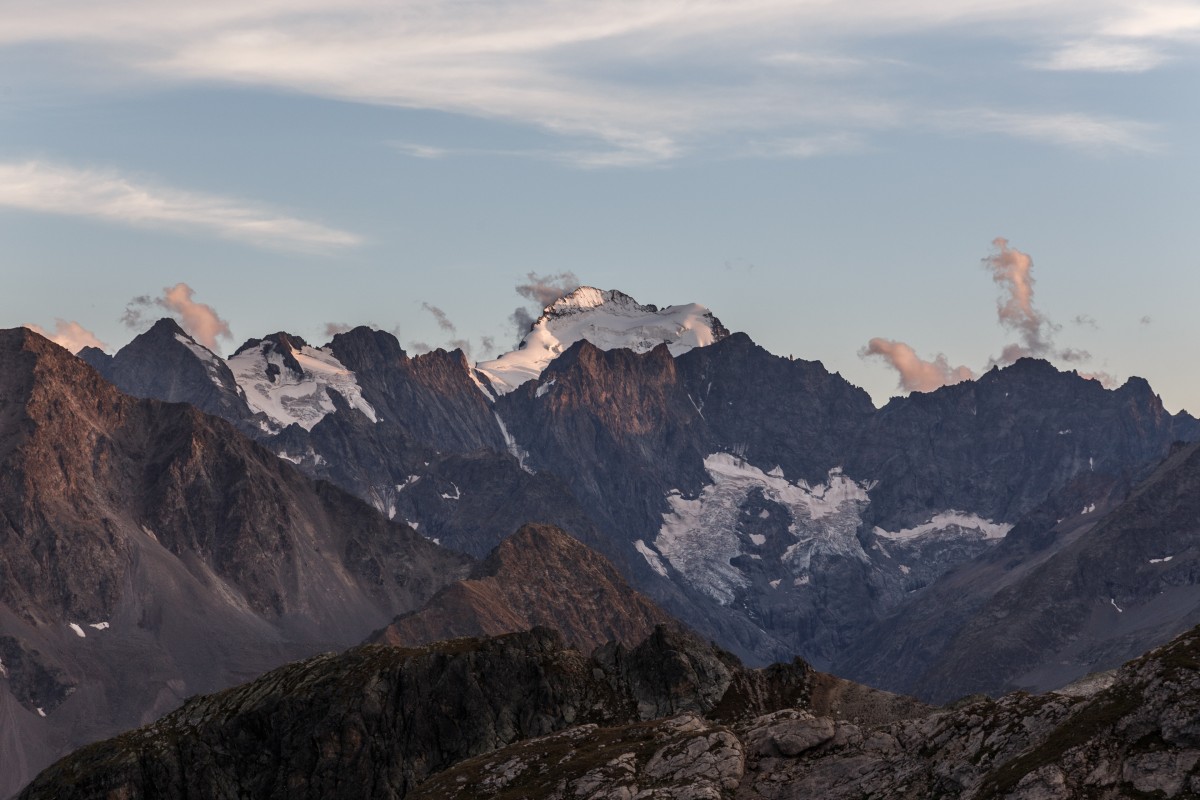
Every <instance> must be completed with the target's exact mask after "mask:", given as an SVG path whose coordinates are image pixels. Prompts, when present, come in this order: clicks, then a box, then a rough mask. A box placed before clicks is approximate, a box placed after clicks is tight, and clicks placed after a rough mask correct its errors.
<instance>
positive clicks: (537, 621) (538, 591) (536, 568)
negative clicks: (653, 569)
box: [371, 524, 675, 653]
mask: <svg viewBox="0 0 1200 800" xmlns="http://www.w3.org/2000/svg"><path fill="white" fill-rule="evenodd" d="M661 624H675V623H674V621H673V620H672V619H671V617H670V615H668V614H667V613H666V612H665V611H663V610H662V609H660V608H658V607H657V606H656V605H654V604H653V603H651V602H650V601H649V600H648V599H647V598H646V597H644V596H643V595H641V594H639V593H638V592H635V591H634V590H633V589H632V588H630V586H629V584H628V583H626V582H625V579H624V578H623V577H622V576H621V574H620V573H619V572H617V570H616V569H615V568H614V567H613V565H612V564H611V563H609V561H608V560H607V559H605V558H604V557H603V556H601V555H599V554H598V553H596V552H594V551H593V550H590V549H589V548H587V547H586V546H584V545H583V544H581V543H580V542H579V541H577V540H575V539H574V538H572V537H570V536H568V535H567V534H566V533H564V532H563V531H561V530H559V529H558V528H555V527H552V526H550V525H536V524H535V525H525V526H524V527H522V528H521V529H520V530H519V531H517V532H516V533H515V534H513V535H512V536H511V537H509V538H508V539H506V540H504V542H502V543H501V544H500V545H499V546H498V547H497V548H496V549H495V550H493V551H492V553H491V555H489V556H488V557H487V558H486V559H484V560H483V561H482V562H480V563H479V564H477V565H476V566H475V568H474V569H473V570H472V572H471V576H470V578H468V579H466V580H462V581H458V582H456V583H452V584H450V585H448V586H446V587H444V588H442V589H441V590H440V591H439V592H438V593H437V594H436V595H434V596H433V597H432V598H431V599H430V600H429V602H428V603H427V604H426V605H425V606H424V607H423V608H421V609H420V610H418V611H414V612H412V613H410V614H406V615H404V616H401V617H397V618H396V619H395V620H394V621H393V622H392V623H391V624H390V625H388V626H387V627H386V628H384V629H383V630H381V631H378V632H376V633H375V634H373V635H372V637H371V641H375V642H380V643H383V644H391V645H401V646H416V645H423V644H428V643H430V642H436V641H439V640H441V639H452V638H456V637H460V636H495V635H498V634H501V633H510V632H514V631H523V630H527V629H529V628H532V627H534V626H539V625H540V626H545V627H551V628H555V629H557V630H558V631H559V632H560V633H561V634H562V636H563V639H564V641H565V642H566V644H567V646H568V647H573V648H576V649H578V650H580V651H581V652H584V653H590V652H592V651H593V650H595V649H596V648H597V647H599V646H600V645H602V644H605V643H606V642H609V641H612V640H616V641H619V642H623V643H624V644H626V645H628V646H633V645H635V644H637V643H639V642H641V641H642V640H643V639H645V638H646V637H647V636H648V635H649V634H650V632H651V631H652V630H653V629H654V627H655V626H656V625H661Z"/></svg>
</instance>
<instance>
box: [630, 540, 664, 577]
mask: <svg viewBox="0 0 1200 800" xmlns="http://www.w3.org/2000/svg"><path fill="white" fill-rule="evenodd" d="M633 547H634V549H635V550H637V551H638V552H639V553H641V554H642V557H643V558H645V559H646V563H647V564H649V565H650V569H652V570H654V571H655V572H657V573H658V574H659V575H662V576H663V577H664V578H665V577H667V568H666V566H665V565H664V564H663V562H662V557H661V556H659V554H658V553H656V552H654V551H653V550H652V549H650V547H649V545H647V544H646V543H645V542H644V541H642V540H641V539H638V540H637V541H636V542H634V543H633Z"/></svg>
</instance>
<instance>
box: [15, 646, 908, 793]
mask: <svg viewBox="0 0 1200 800" xmlns="http://www.w3.org/2000/svg"><path fill="white" fill-rule="evenodd" d="M852 688H853V687H850V685H849V684H847V683H846V682H844V681H838V680H837V679H833V678H830V677H829V676H824V675H821V674H820V673H816V672H814V671H813V670H811V669H810V668H809V667H808V666H807V665H805V664H804V663H802V662H799V661H797V662H795V663H793V664H791V665H787V666H783V665H779V666H776V667H772V668H770V669H767V670H746V669H744V668H743V667H741V666H740V665H739V664H738V663H737V662H736V660H734V659H732V657H731V656H729V655H728V654H726V653H723V652H722V651H720V650H717V649H714V648H713V647H712V646H709V645H705V644H703V643H701V642H699V641H698V640H696V639H694V638H692V637H690V636H687V635H685V634H682V633H680V632H673V631H669V630H667V629H666V628H661V627H660V628H658V629H656V630H655V631H654V632H653V633H652V635H651V636H650V637H648V638H647V639H646V640H645V641H644V642H642V643H640V644H639V645H637V646H636V647H634V648H632V649H627V648H625V647H623V646H621V645H618V644H615V643H614V644H612V645H610V646H607V647H605V648H602V649H601V650H599V651H597V653H596V654H595V655H594V656H593V657H591V658H588V657H586V656H584V655H583V654H581V653H579V652H578V651H576V650H571V649H567V648H565V646H564V644H563V642H562V639H561V638H560V637H559V635H558V634H557V633H554V632H552V631H549V630H546V629H541V628H538V629H534V630H532V631H529V632H525V633H517V634H509V635H506V636H502V637H499V638H495V639H485V640H471V639H459V640H454V641H450V642H444V643H441V644H436V645H431V646H429V647H425V648H421V649H402V648H393V647H385V646H379V645H367V646H364V647H360V648H356V649H354V650H350V651H348V652H346V653H344V654H341V655H336V656H335V655H324V656H318V657H317V658H314V659H310V660H308V661H304V662H300V663H297V664H292V665H289V666H287V667H284V668H281V669H279V670H276V671H274V672H271V673H268V674H267V675H264V676H263V677H262V678H260V679H258V680H256V681H254V682H252V683H249V684H246V685H244V686H241V687H238V688H236V689H231V690H228V691H225V692H222V693H220V694H216V695H212V696H210V697H203V698H195V699H193V700H191V701H189V702H188V703H187V704H185V705H184V706H183V708H181V709H179V711H177V712H175V713H174V714H171V715H169V716H167V717H165V718H163V719H162V720H160V721H159V722H157V723H155V724H153V725H151V726H149V727H148V728H145V729H143V730H140V731H134V732H132V733H129V734H125V735H123V736H121V737H118V738H117V739H113V740H110V741H108V742H102V743H100V744H97V745H94V746H92V747H88V748H85V749H83V750H81V751H80V752H78V753H76V754H75V755H73V756H71V757H69V758H67V759H64V760H63V761H61V762H59V763H58V764H56V765H55V766H54V767H52V768H51V769H49V770H47V771H46V772H45V773H43V774H42V775H41V776H40V777H39V778H38V779H37V780H36V781H35V782H34V783H33V784H32V785H31V786H30V787H29V788H28V789H26V791H25V792H24V793H23V794H22V795H21V796H22V797H24V798H42V797H46V798H49V797H56V798H64V799H67V798H74V797H92V796H95V793H96V792H107V793H116V795H119V796H121V797H126V798H130V799H131V800H132V799H133V798H143V797H147V798H148V797H158V798H183V797H192V796H203V797H212V798H226V797H229V798H232V797H246V796H251V797H264V798H270V797H281V798H282V797H288V798H300V799H302V798H336V797H347V798H349V797H355V798H359V797H366V798H375V797H378V798H400V797H404V796H405V795H406V794H408V793H409V792H411V791H412V790H413V788H414V787H416V786H418V785H419V784H420V783H421V782H422V781H423V780H425V779H426V778H427V777H428V776H430V775H432V774H434V773H436V772H438V771H440V770H443V769H446V768H447V767H450V766H452V765H454V764H455V763H458V762H460V761H462V760H464V759H467V758H470V757H472V756H476V755H479V754H482V753H486V752H489V751H492V750H495V749H496V748H498V747H503V746H505V745H508V744H511V743H513V742H518V741H522V740H526V739H530V738H531V737H538V736H544V735H547V734H552V733H554V732H556V731H561V730H564V729H569V728H572V727H573V726H579V725H585V726H591V727H595V726H597V725H601V726H613V725H627V724H630V723H636V722H638V721H641V720H652V719H658V718H661V717H665V716H671V715H675V714H680V713H691V714H694V715H708V716H710V717H711V718H713V719H715V720H730V721H732V720H735V719H743V718H746V717H754V716H758V715H761V714H764V713H768V712H772V711H776V710H778V709H781V708H792V707H799V708H802V709H808V708H813V709H816V710H819V711H823V712H825V713H830V706H831V705H832V703H831V699H832V700H833V702H836V701H837V700H838V699H840V698H842V697H846V696H848V694H847V691H846V690H847V689H852ZM851 694H853V692H851ZM853 705H855V706H856V707H858V708H864V709H866V708H870V709H872V710H873V712H874V713H877V714H880V715H881V719H896V718H899V717H903V716H906V715H911V714H921V713H924V711H925V709H924V708H923V707H922V706H921V705H920V704H918V703H914V702H912V701H908V700H904V699H903V698H897V697H895V696H892V695H887V694H886V693H882V692H875V691H873V690H869V689H862V690H861V692H860V694H858V695H856V700H855V703H854V704H853ZM618 755H620V753H617V752H614V753H613V754H612V755H611V756H606V759H605V760H607V759H608V758H611V757H615V756H618ZM116 795H111V794H110V795H109V796H116ZM472 796H475V795H474V792H472Z"/></svg>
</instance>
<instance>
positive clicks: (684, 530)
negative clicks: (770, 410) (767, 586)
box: [654, 453, 873, 605]
mask: <svg viewBox="0 0 1200 800" xmlns="http://www.w3.org/2000/svg"><path fill="white" fill-rule="evenodd" d="M704 468H705V469H706V470H707V471H708V474H709V476H710V477H711V478H712V483H711V484H709V485H708V486H706V487H704V489H703V490H702V491H701V493H700V495H699V496H698V497H695V498H686V497H683V496H682V495H681V494H679V493H678V492H672V493H670V494H668V495H667V503H668V504H669V505H670V511H668V512H667V513H666V514H664V515H663V525H662V528H661V529H660V530H659V534H658V537H657V538H656V539H655V540H654V546H655V547H656V548H657V549H658V551H659V552H660V553H662V554H663V556H664V557H665V558H666V559H667V561H669V562H670V564H671V566H672V567H674V568H675V569H676V570H677V571H678V572H680V573H681V574H682V575H684V576H685V577H686V578H687V579H688V580H689V581H690V582H691V583H692V584H693V585H694V586H696V587H697V588H699V589H700V590H701V591H703V592H705V593H706V594H708V595H709V596H710V597H712V598H714V599H716V600H717V601H718V602H720V603H722V604H726V605H728V604H729V603H731V602H733V600H734V597H735V594H736V592H737V590H738V589H740V588H743V587H746V586H748V585H749V579H748V578H747V577H746V575H745V574H744V573H742V572H741V570H739V569H738V568H737V567H735V566H734V565H733V564H732V563H730V562H731V561H732V559H734V558H736V557H737V556H739V555H741V554H742V553H743V549H742V547H743V544H744V542H743V541H742V537H741V536H740V535H739V533H738V520H739V515H740V514H741V506H742V504H743V503H744V502H745V501H746V499H747V498H748V497H749V495H750V493H751V492H752V491H756V490H757V491H760V492H761V493H762V495H763V498H764V499H765V500H768V501H771V502H774V503H778V504H779V505H781V506H783V507H784V508H785V509H786V510H787V512H788V514H789V515H790V517H791V523H790V524H789V525H788V533H789V534H790V535H791V536H792V537H793V539H794V542H793V543H792V544H791V545H790V546H789V547H788V548H787V551H786V552H785V553H784V556H783V558H782V562H783V564H784V566H786V567H788V568H789V569H790V570H791V572H792V574H793V576H796V577H795V578H794V580H793V581H792V583H793V585H795V586H802V585H805V584H807V583H808V575H807V572H808V569H809V567H810V566H811V563H812V559H813V557H814V556H817V555H834V556H841V557H846V558H853V559H856V560H863V561H865V560H867V555H866V553H865V552H864V551H863V549H862V545H861V544H859V541H858V537H857V535H856V533H857V530H858V526H859V524H860V522H861V520H862V511H863V509H864V508H865V507H866V506H867V504H868V503H869V502H870V499H869V497H868V496H867V492H868V491H869V489H870V488H871V487H872V486H873V484H870V483H862V484H860V483H856V482H855V481H853V480H851V479H850V478H848V477H846V476H845V475H843V474H842V471H841V470H840V469H833V470H830V472H829V478H828V480H827V482H825V483H822V484H817V485H816V486H811V485H809V483H808V482H807V481H804V480H799V481H789V480H788V479H787V478H786V477H784V476H783V471H782V470H772V473H775V472H778V474H770V473H765V472H763V471H762V470H761V469H759V468H758V467H756V466H754V465H753V464H750V463H748V462H746V461H744V460H742V459H741V458H739V457H737V456H735V455H732V454H730V453H714V454H712V455H710V456H708V457H707V458H705V459H704ZM753 541H754V543H757V542H758V539H754V540H753Z"/></svg>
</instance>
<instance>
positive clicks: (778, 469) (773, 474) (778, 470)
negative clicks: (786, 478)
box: [767, 464, 783, 478]
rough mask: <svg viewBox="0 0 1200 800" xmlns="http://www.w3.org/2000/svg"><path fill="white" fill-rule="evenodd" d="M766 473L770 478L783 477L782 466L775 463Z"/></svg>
mask: <svg viewBox="0 0 1200 800" xmlns="http://www.w3.org/2000/svg"><path fill="white" fill-rule="evenodd" d="M767 474H768V475H770V476H771V477H772V478H782V477H783V467H781V466H779V465H778V464H776V465H775V469H773V470H771V471H770V472H768V473H767Z"/></svg>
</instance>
